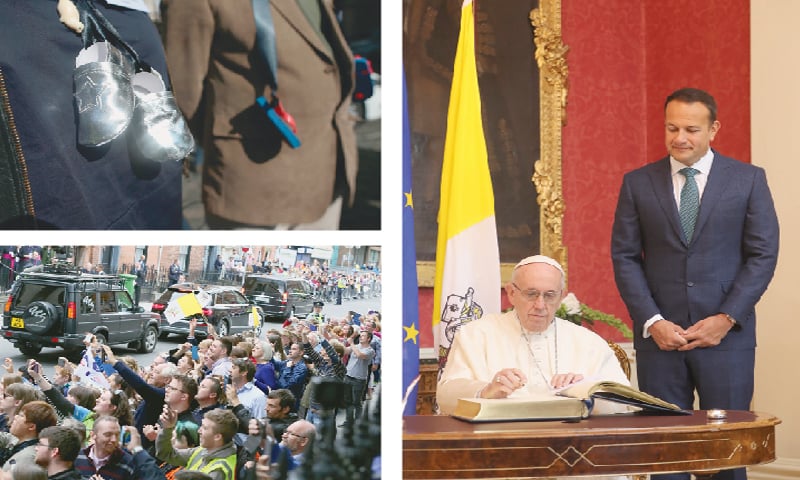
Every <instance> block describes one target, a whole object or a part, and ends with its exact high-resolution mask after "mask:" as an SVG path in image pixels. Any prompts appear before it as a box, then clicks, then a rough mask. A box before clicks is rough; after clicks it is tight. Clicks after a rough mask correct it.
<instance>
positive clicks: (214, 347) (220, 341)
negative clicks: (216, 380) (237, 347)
mask: <svg viewBox="0 0 800 480" xmlns="http://www.w3.org/2000/svg"><path fill="white" fill-rule="evenodd" d="M232 349H233V344H232V343H231V341H230V340H229V339H227V338H225V337H220V338H215V339H214V341H213V342H212V343H211V346H210V347H208V352H206V355H207V356H208V357H209V359H210V360H211V361H213V363H212V364H211V375H217V376H220V377H223V378H226V377H229V376H230V375H231V365H232V364H231V359H230V358H228V356H229V355H230V354H231V350H232Z"/></svg>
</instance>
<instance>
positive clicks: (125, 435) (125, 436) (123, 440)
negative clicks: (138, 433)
mask: <svg viewBox="0 0 800 480" xmlns="http://www.w3.org/2000/svg"><path fill="white" fill-rule="evenodd" d="M130 442H131V432H129V431H127V430H125V429H124V428H123V429H122V430H121V431H120V432H119V443H120V445H127V444H128V443H130Z"/></svg>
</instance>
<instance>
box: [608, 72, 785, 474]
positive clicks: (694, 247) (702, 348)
mask: <svg viewBox="0 0 800 480" xmlns="http://www.w3.org/2000/svg"><path fill="white" fill-rule="evenodd" d="M665 127H666V145H667V151H668V153H669V156H668V157H666V158H663V159H661V160H659V161H657V162H655V163H651V164H649V165H646V166H644V167H641V168H639V169H637V170H634V171H632V172H629V173H627V174H626V175H625V177H624V179H623V183H622V188H621V190H620V194H619V201H618V203H617V210H616V213H615V218H614V227H613V230H612V238H611V256H612V259H613V262H614V274H615V278H616V282H617V288H618V289H619V292H620V295H621V296H622V299H623V300H624V302H625V304H626V306H627V308H628V312H629V313H630V316H631V318H632V319H633V326H634V346H635V348H636V361H637V373H638V381H639V388H640V389H642V390H643V391H645V392H648V393H651V394H653V395H656V396H658V397H661V398H663V399H664V400H667V401H669V402H673V403H676V404H678V405H680V406H681V407H682V408H688V409H691V408H692V406H693V404H694V394H695V391H696V392H697V396H698V398H699V401H700V408H701V409H711V408H722V409H735V410H749V409H750V402H751V400H752V397H753V370H754V364H755V346H756V338H755V331H756V325H755V323H756V318H755V305H756V303H757V302H758V300H759V299H760V298H761V295H762V294H763V293H764V291H765V290H766V289H767V285H769V282H770V280H771V279H772V275H773V273H774V271H775V264H776V262H777V258H778V236H779V234H778V219H777V216H776V214H775V207H774V205H773V202H772V195H771V194H770V191H769V187H768V186H767V180H766V175H765V173H764V170H763V169H761V168H758V167H755V166H753V165H749V164H745V163H742V162H739V161H737V160H734V159H732V158H728V157H725V156H723V155H721V154H719V153H718V152H716V151H714V150H712V149H711V148H710V143H711V141H712V140H713V139H714V136H715V135H716V134H717V132H718V131H719V128H720V123H719V121H717V106H716V102H715V101H714V98H713V97H712V96H711V95H709V94H708V93H706V92H704V91H702V90H697V89H693V88H685V89H681V90H677V91H676V92H674V93H672V94H671V95H670V96H669V97H667V101H666V104H665ZM686 167H691V169H692V170H690V171H686ZM687 184H691V185H688V186H687ZM685 186H687V189H686V191H684V187H685ZM692 193H693V194H694V195H693V196H692ZM692 198H693V200H692ZM682 202H683V203H684V207H685V208H681V203H682ZM698 202H699V210H695V211H696V216H694V215H693V214H692V213H691V208H690V207H691V205H692V204H694V205H695V206H696V205H697V203H698ZM682 217H684V218H683V220H682ZM664 477H671V478H685V479H688V478H689V476H688V474H677V475H674V476H663V477H661V478H664ZM714 478H720V479H723V478H724V479H734V478H735V479H745V478H747V476H746V472H745V470H744V469H738V470H728V471H723V472H720V473H719V474H717V475H716V476H715V477H714Z"/></svg>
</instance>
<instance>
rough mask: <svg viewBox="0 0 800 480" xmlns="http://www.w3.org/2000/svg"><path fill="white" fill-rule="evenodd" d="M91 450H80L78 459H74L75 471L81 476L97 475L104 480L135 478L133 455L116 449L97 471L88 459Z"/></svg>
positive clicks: (87, 448) (128, 479) (88, 448)
mask: <svg viewBox="0 0 800 480" xmlns="http://www.w3.org/2000/svg"><path fill="white" fill-rule="evenodd" d="M91 448H92V447H91V446H90V447H86V448H84V449H83V450H81V453H79V454H78V458H76V459H75V469H76V470H77V471H78V472H80V474H81V475H82V476H84V477H91V476H92V475H94V474H98V475H100V476H101V477H103V478H105V479H106V480H130V479H131V478H135V477H134V474H133V472H134V470H135V468H134V462H133V455H131V454H130V453H128V452H126V451H125V450H122V449H121V448H117V450H116V451H114V453H112V454H111V458H109V459H108V462H107V463H106V464H105V465H103V468H101V469H100V470H97V468H96V467H95V465H94V462H93V461H92V459H91V458H90V457H89V451H90V449H91Z"/></svg>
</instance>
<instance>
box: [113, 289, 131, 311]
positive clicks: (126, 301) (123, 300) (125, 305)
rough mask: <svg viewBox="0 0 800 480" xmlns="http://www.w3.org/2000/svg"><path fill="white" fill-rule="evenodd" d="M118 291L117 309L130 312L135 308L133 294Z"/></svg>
mask: <svg viewBox="0 0 800 480" xmlns="http://www.w3.org/2000/svg"><path fill="white" fill-rule="evenodd" d="M116 293H117V309H118V310H119V311H120V312H125V311H127V312H130V311H131V310H133V300H131V296H130V295H129V294H128V292H116Z"/></svg>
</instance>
